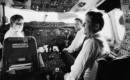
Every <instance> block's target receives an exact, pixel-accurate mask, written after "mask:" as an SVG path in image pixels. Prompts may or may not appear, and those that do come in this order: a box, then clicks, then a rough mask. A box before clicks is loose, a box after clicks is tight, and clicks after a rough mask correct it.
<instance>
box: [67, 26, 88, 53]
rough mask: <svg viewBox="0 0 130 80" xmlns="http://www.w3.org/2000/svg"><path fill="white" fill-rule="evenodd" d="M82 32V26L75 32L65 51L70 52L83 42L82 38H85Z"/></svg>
mask: <svg viewBox="0 0 130 80" xmlns="http://www.w3.org/2000/svg"><path fill="white" fill-rule="evenodd" d="M85 36H86V35H85V34H84V27H82V28H81V29H80V30H79V31H78V32H77V34H76V36H75V38H74V40H73V41H72V43H71V45H70V46H69V47H68V48H67V51H68V52H69V53H72V52H74V51H76V50H77V49H78V48H79V47H80V46H81V45H82V43H83V40H84V38H85Z"/></svg>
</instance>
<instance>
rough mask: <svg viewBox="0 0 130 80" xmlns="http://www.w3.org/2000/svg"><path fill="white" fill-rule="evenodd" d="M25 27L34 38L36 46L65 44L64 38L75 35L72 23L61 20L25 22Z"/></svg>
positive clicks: (67, 38)
mask: <svg viewBox="0 0 130 80" xmlns="http://www.w3.org/2000/svg"><path fill="white" fill-rule="evenodd" d="M25 28H27V29H28V31H29V30H30V33H31V35H32V36H34V37H35V38H36V41H37V44H38V46H43V45H52V46H57V45H59V44H65V40H69V39H70V38H69V37H73V38H74V36H75V29H74V25H73V24H66V23H63V22H30V23H25ZM73 38H71V39H73ZM70 41H71V40H70Z"/></svg>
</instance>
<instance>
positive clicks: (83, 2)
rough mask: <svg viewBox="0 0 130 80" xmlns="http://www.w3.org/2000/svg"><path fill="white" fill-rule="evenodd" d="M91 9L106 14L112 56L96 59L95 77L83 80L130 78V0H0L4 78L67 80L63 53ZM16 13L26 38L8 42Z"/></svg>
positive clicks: (1, 73) (1, 77)
mask: <svg viewBox="0 0 130 80" xmlns="http://www.w3.org/2000/svg"><path fill="white" fill-rule="evenodd" d="M89 11H95V12H100V13H102V14H103V19H104V27H103V29H102V30H101V31H100V34H101V35H103V36H104V38H105V40H106V41H107V43H108V45H109V48H110V55H109V56H107V57H104V58H101V59H98V60H97V63H98V67H97V71H95V73H96V78H95V79H81V80H130V77H129V74H130V66H129V64H130V57H129V55H130V43H129V42H130V28H129V26H130V17H129V15H130V13H129V11H130V0H0V60H1V61H2V62H3V66H2V68H0V80H68V79H65V74H66V72H67V70H68V65H67V64H66V63H65V62H64V61H63V60H62V58H61V54H62V51H63V49H64V48H67V47H69V46H70V45H71V43H72V42H73V40H74V39H75V36H76V30H75V26H76V24H75V18H80V19H82V20H83V23H84V22H85V15H86V13H88V12H89ZM15 14H19V15H22V16H23V17H24V28H23V31H24V34H25V35H26V37H25V38H20V37H16V38H8V39H4V35H5V33H6V32H7V31H8V30H9V29H10V24H11V22H10V18H11V16H13V15H15ZM39 55H41V57H42V59H43V62H44V66H40V63H39V62H38V60H39ZM70 62H71V61H70ZM0 65H1V64H0ZM70 69H71V67H69V70H70ZM69 80H71V79H69ZM72 80H80V79H72Z"/></svg>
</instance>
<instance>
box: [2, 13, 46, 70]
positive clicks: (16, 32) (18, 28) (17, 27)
mask: <svg viewBox="0 0 130 80" xmlns="http://www.w3.org/2000/svg"><path fill="white" fill-rule="evenodd" d="M23 27H24V18H23V17H22V16H21V15H18V14H15V15H13V16H12V17H11V18H10V29H9V30H8V31H7V32H6V33H5V36H4V39H6V38H8V37H25V35H24V32H23ZM39 61H40V66H44V62H43V60H42V57H41V55H39ZM1 67H2V60H1V61H0V68H1Z"/></svg>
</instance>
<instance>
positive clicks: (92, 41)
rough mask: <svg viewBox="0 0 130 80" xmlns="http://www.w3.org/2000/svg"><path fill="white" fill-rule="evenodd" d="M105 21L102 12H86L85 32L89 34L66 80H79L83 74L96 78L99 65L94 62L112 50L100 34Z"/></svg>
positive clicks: (87, 79) (90, 78)
mask: <svg viewBox="0 0 130 80" xmlns="http://www.w3.org/2000/svg"><path fill="white" fill-rule="evenodd" d="M103 25H104V21H103V18H102V14H101V13H100V12H93V11H90V12H88V13H87V14H86V17H85V23H84V25H83V26H84V29H85V31H84V34H85V35H87V36H88V39H86V40H85V42H84V44H83V47H82V49H81V51H80V53H79V55H78V56H77V58H76V60H75V62H74V64H73V65H72V66H71V71H70V73H68V74H66V75H65V76H64V77H65V80H78V79H79V78H80V76H81V74H83V78H84V80H95V75H96V72H93V71H94V70H95V71H96V69H97V67H95V65H94V63H95V62H96V60H97V59H99V58H100V57H103V56H105V55H108V54H109V52H110V49H109V45H108V43H107V42H106V40H105V39H104V38H103V37H102V36H101V35H100V34H99V31H101V30H102V28H103Z"/></svg>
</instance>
